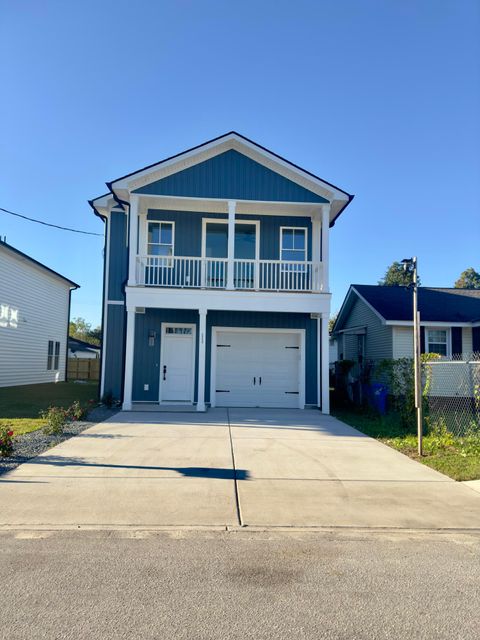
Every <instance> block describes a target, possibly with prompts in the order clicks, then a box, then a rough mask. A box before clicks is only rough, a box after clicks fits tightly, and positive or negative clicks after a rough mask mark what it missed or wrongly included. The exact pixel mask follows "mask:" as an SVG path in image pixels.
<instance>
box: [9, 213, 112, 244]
mask: <svg viewBox="0 0 480 640" xmlns="http://www.w3.org/2000/svg"><path fill="white" fill-rule="evenodd" d="M0 211H3V212H4V213H8V214H10V215H11V216H16V217H17V218H23V219H24V220H28V221H29V222H36V223H37V224H43V225H44V226H45V227H53V228H54V229H60V230H61V231H71V232H72V233H83V234H84V235H86V236H101V237H102V238H103V233H94V232H93V231H81V230H80V229H71V228H70V227H61V226H60V225H58V224H51V223H50V222H44V221H43V220H37V219H36V218H29V217H28V216H24V215H22V214H21V213H15V212H14V211H9V210H8V209H4V208H3V207H0Z"/></svg>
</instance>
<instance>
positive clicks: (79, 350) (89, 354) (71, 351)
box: [68, 337, 100, 360]
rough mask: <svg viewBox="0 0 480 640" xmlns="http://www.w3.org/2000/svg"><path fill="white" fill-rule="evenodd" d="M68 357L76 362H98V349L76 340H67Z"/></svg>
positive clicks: (83, 341) (95, 346) (88, 343)
mask: <svg viewBox="0 0 480 640" xmlns="http://www.w3.org/2000/svg"><path fill="white" fill-rule="evenodd" d="M68 357H69V358H77V359H78V360H98V359H99V358H100V347H97V345H95V344H90V342H85V340H79V339H78V338H72V337H70V338H68Z"/></svg>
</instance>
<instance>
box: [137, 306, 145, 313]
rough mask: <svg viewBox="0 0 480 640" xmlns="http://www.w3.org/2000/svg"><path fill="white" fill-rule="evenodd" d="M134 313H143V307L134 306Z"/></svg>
mask: <svg viewBox="0 0 480 640" xmlns="http://www.w3.org/2000/svg"><path fill="white" fill-rule="evenodd" d="M135 313H145V307H135Z"/></svg>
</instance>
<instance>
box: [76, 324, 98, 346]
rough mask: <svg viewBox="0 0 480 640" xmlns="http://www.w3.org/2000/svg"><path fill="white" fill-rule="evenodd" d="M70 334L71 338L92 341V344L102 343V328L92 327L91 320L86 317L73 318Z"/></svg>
mask: <svg viewBox="0 0 480 640" xmlns="http://www.w3.org/2000/svg"><path fill="white" fill-rule="evenodd" d="M68 335H69V336H70V337H71V338H78V340H84V341H85V342H90V344H96V345H100V336H101V328H100V327H97V328H96V329H92V325H91V324H90V322H87V321H86V320H85V319H84V318H72V319H71V320H70V324H69V327H68Z"/></svg>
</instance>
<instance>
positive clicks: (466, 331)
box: [462, 327, 473, 358]
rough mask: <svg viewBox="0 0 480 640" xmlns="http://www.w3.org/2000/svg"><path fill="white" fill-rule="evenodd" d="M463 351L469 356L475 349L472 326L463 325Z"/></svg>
mask: <svg viewBox="0 0 480 640" xmlns="http://www.w3.org/2000/svg"><path fill="white" fill-rule="evenodd" d="M462 351H463V353H464V354H465V357H467V358H468V357H469V356H470V354H471V353H472V351H473V336H472V327H462Z"/></svg>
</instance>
